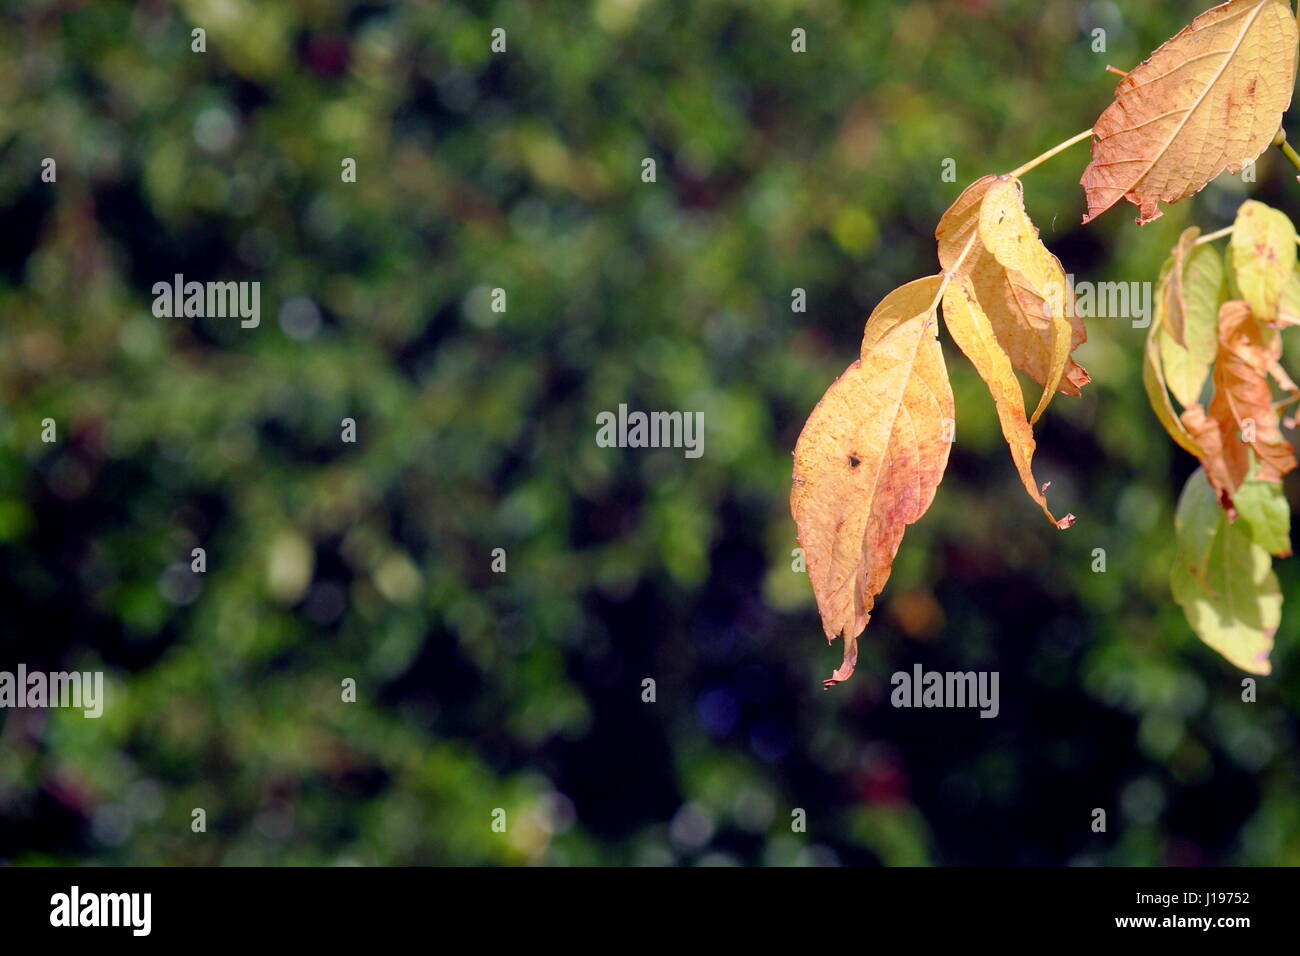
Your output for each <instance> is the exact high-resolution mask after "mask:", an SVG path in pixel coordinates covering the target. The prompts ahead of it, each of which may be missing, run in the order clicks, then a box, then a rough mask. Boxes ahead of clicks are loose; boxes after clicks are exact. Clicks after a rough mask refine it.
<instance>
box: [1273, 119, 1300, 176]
mask: <svg viewBox="0 0 1300 956" xmlns="http://www.w3.org/2000/svg"><path fill="white" fill-rule="evenodd" d="M1273 145H1274V146H1276V147H1277V148H1278V149H1280V150H1282V155H1283V156H1285V157H1286V158H1287V159H1289V160H1290V161H1291V165H1292V166H1294V167H1295V168H1296V169H1297V170H1300V154H1298V153H1296V151H1295V150H1294V149H1292V148H1291V144H1290V143H1288V142H1287V141H1286V130H1284V129H1280V130H1278V131H1277V136H1275V137H1274V138H1273Z"/></svg>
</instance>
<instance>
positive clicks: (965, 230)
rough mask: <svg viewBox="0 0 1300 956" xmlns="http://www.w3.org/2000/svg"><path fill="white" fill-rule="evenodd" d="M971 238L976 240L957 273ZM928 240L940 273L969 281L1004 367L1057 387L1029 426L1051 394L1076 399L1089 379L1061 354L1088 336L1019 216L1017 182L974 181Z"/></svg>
mask: <svg viewBox="0 0 1300 956" xmlns="http://www.w3.org/2000/svg"><path fill="white" fill-rule="evenodd" d="M986 203H987V207H988V208H987V210H986V208H985V207H986ZM986 212H987V216H986V215H985V213H986ZM972 235H974V236H976V237H977V238H976V241H975V243H974V245H973V246H971V248H970V251H969V253H967V255H966V258H965V260H964V261H962V263H961V266H960V268H957V263H958V260H960V259H961V254H962V251H963V250H964V249H965V248H966V246H967V243H968V242H969V241H970V239H971V237H972ZM935 239H937V240H938V243H939V261H940V263H942V265H943V267H944V269H945V270H947V271H949V272H952V271H956V272H957V273H958V274H960V275H965V276H969V277H970V280H971V283H972V284H973V286H974V289H975V297H976V299H977V300H978V302H979V304H980V307H981V308H982V309H983V310H984V313H985V315H987V316H988V318H989V322H990V323H991V325H992V327H993V333H994V335H995V336H996V337H997V340H998V344H999V345H1000V346H1001V348H1002V350H1003V351H1004V352H1005V353H1006V354H1007V356H1008V357H1009V358H1010V360H1011V364H1012V366H1013V367H1014V368H1017V369H1019V370H1020V371H1022V372H1025V373H1026V374H1027V375H1029V377H1030V378H1032V379H1033V380H1034V381H1035V382H1037V383H1038V384H1039V385H1042V386H1043V387H1044V389H1047V386H1048V382H1049V381H1054V382H1056V383H1057V384H1056V385H1054V386H1053V387H1052V388H1051V389H1050V391H1046V392H1045V394H1044V395H1043V397H1042V398H1041V399H1040V400H1039V404H1038V408H1037V409H1036V410H1035V412H1034V416H1033V420H1035V421H1036V420H1037V418H1038V416H1039V415H1040V414H1042V411H1043V409H1044V408H1046V405H1047V402H1048V401H1050V399H1051V395H1052V394H1053V393H1054V392H1056V391H1057V390H1058V388H1059V390H1060V391H1061V392H1064V393H1065V394H1066V395H1073V396H1078V395H1079V390H1080V389H1081V388H1082V387H1083V386H1085V385H1087V384H1088V382H1089V381H1090V380H1091V379H1090V378H1089V376H1088V373H1087V372H1086V371H1084V370H1083V368H1082V367H1080V366H1079V365H1077V364H1075V362H1074V361H1073V359H1070V358H1069V357H1068V356H1069V353H1070V352H1071V351H1073V350H1074V349H1075V348H1077V347H1078V346H1079V345H1080V344H1081V343H1082V342H1083V341H1084V340H1085V339H1087V337H1088V333H1087V331H1086V329H1085V328H1084V326H1083V322H1082V320H1080V319H1079V317H1078V314H1077V310H1076V309H1075V308H1074V295H1073V292H1072V291H1071V289H1070V288H1069V283H1068V281H1067V279H1066V275H1065V269H1064V268H1062V266H1061V263H1060V260H1058V259H1057V258H1056V257H1055V256H1053V255H1052V254H1051V253H1050V252H1048V251H1047V248H1046V247H1045V246H1044V245H1043V244H1042V242H1041V240H1039V238H1038V230H1037V229H1035V228H1034V227H1033V224H1032V223H1031V222H1030V221H1029V217H1028V216H1027V215H1026V214H1025V209H1024V199H1023V196H1022V194H1021V188H1020V182H1019V180H1016V179H1013V178H1010V177H1003V176H985V177H984V178H982V179H979V180H976V181H975V182H974V183H972V184H971V185H970V186H969V187H967V189H966V190H965V191H964V192H963V193H962V194H961V195H960V196H958V197H957V201H956V202H954V203H953V204H952V206H951V207H950V208H949V209H948V211H947V212H946V213H944V215H943V219H941V220H940V222H939V227H938V229H936V230H935ZM990 242H991V243H993V244H994V245H996V249H995V248H991V247H990V245H988V244H987V243H990ZM1062 301H1063V302H1064V306H1063V307H1062V305H1061V304H1062ZM1062 311H1064V312H1065V314H1066V317H1067V318H1068V323H1069V325H1068V336H1066V335H1063V334H1062V328H1061V327H1062V325H1063V324H1064V323H1062V322H1061V315H1060V313H1061V312H1062ZM1063 347H1064V356H1063V355H1062V348H1063Z"/></svg>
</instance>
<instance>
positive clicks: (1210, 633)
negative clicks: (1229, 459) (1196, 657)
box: [1169, 469, 1282, 674]
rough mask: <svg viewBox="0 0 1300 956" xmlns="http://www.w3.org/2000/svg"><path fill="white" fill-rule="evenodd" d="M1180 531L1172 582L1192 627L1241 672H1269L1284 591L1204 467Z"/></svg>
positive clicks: (1181, 513) (1182, 508)
mask: <svg viewBox="0 0 1300 956" xmlns="http://www.w3.org/2000/svg"><path fill="white" fill-rule="evenodd" d="M1174 529H1175V537H1176V545H1175V557H1174V566H1173V569H1172V571H1171V572H1170V576H1169V578H1170V584H1171V586H1172V588H1173V592H1174V600H1175V601H1177V602H1178V604H1179V605H1180V606H1181V607H1182V609H1183V612H1184V613H1185V614H1186V615H1187V622H1188V623H1189V624H1190V625H1191V626H1192V630H1193V631H1195V632H1196V634H1197V636H1198V637H1199V638H1200V639H1201V640H1202V641H1204V642H1205V643H1206V644H1208V645H1209V646H1210V647H1212V648H1213V649H1214V650H1216V651H1218V652H1219V653H1220V654H1222V655H1223V656H1224V657H1225V658H1226V659H1227V660H1228V661H1229V662H1230V663H1232V664H1234V665H1235V666H1237V667H1240V668H1241V669H1242V670H1244V671H1248V672H1250V673H1252V674H1267V673H1269V671H1270V669H1271V667H1270V664H1269V654H1270V653H1271V652H1272V650H1273V635H1274V634H1275V633H1276V632H1277V627H1278V624H1279V623H1280V622H1281V620H1282V591H1281V589H1280V588H1279V586H1278V581H1277V575H1275V574H1274V573H1273V569H1272V565H1273V561H1272V559H1271V558H1270V557H1269V555H1268V552H1267V551H1265V550H1264V548H1262V547H1261V546H1260V545H1258V544H1257V543H1255V541H1254V540H1252V538H1251V534H1250V529H1249V526H1248V525H1247V524H1246V522H1244V521H1237V522H1233V523H1229V522H1228V516H1227V514H1226V513H1225V512H1224V511H1223V510H1222V509H1221V508H1219V506H1218V503H1217V501H1216V499H1215V494H1214V490H1213V489H1212V488H1211V487H1210V483H1209V482H1208V481H1207V480H1206V478H1205V472H1204V471H1202V470H1201V469H1197V470H1196V472H1195V473H1194V474H1193V475H1192V477H1191V478H1189V479H1188V480H1187V485H1186V486H1185V487H1184V488H1183V493H1182V495H1181V496H1180V497H1179V500H1178V511H1177V513H1176V515H1175V517H1174Z"/></svg>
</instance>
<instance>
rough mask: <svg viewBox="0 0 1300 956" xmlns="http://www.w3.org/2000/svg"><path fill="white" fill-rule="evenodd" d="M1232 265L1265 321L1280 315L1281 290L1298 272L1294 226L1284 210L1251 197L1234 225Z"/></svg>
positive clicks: (1253, 307)
mask: <svg viewBox="0 0 1300 956" xmlns="http://www.w3.org/2000/svg"><path fill="white" fill-rule="evenodd" d="M1232 265H1233V268H1234V269H1236V271H1237V288H1239V289H1240V290H1241V297H1242V298H1243V299H1245V300H1246V304H1247V305H1249V306H1250V311H1251V312H1252V313H1254V314H1255V316H1256V317H1257V318H1259V319H1261V320H1263V321H1269V320H1271V319H1274V318H1276V317H1277V315H1278V311H1279V308H1278V307H1279V305H1280V303H1281V300H1282V294H1283V292H1284V291H1285V289H1286V286H1287V283H1288V282H1289V281H1290V279H1291V276H1292V275H1293V274H1294V273H1295V267H1296V232H1295V226H1293V225H1292V224H1291V220H1290V219H1288V218H1287V217H1286V215H1285V214H1284V213H1281V212H1278V211H1277V210H1276V209H1270V208H1269V207H1268V206H1266V205H1264V204H1263V203H1262V202H1256V201H1255V200H1253V199H1249V200H1247V201H1246V202H1244V203H1242V204H1241V208H1240V209H1238V210H1237V221H1236V222H1235V223H1234V224H1233V227H1232Z"/></svg>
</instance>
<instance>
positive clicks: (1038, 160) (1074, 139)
mask: <svg viewBox="0 0 1300 956" xmlns="http://www.w3.org/2000/svg"><path fill="white" fill-rule="evenodd" d="M1091 135H1092V130H1091V129H1085V130H1084V131H1083V132H1082V133H1079V134H1078V135H1077V136H1071V137H1070V138H1069V139H1067V140H1066V141H1065V142H1064V143H1059V144H1057V145H1056V146H1053V147H1052V148H1051V149H1049V150H1048V151H1047V152H1045V153H1043V155H1041V156H1037V157H1035V158H1033V159H1031V160H1030V161H1029V162H1027V163H1025V165H1023V166H1021V167H1020V168H1019V169H1014V170H1012V171H1011V172H1009V173H1007V175H1008V176H1014V177H1016V178H1017V179H1018V178H1020V177H1021V176H1023V175H1024V174H1025V173H1027V172H1029V171H1030V170H1031V169H1033V168H1035V167H1036V166H1041V165H1042V164H1043V163H1045V162H1047V161H1048V160H1049V159H1051V158H1052V157H1053V156H1055V155H1056V154H1057V153H1062V152H1064V151H1065V150H1067V149H1069V148H1070V147H1071V146H1073V145H1074V144H1075V143H1078V142H1081V141H1083V140H1085V139H1087V138H1088V137H1089V136H1091Z"/></svg>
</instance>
